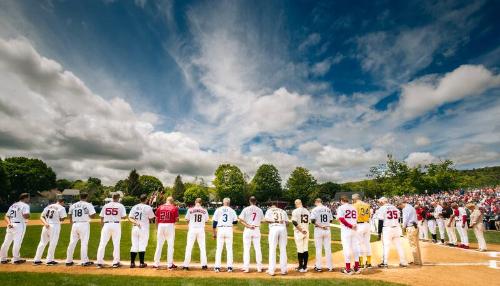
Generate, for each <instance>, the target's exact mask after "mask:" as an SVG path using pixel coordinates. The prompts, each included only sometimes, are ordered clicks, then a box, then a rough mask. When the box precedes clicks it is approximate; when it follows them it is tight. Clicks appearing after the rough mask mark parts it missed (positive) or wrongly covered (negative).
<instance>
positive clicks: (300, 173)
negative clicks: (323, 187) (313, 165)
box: [285, 167, 316, 202]
mask: <svg viewBox="0 0 500 286" xmlns="http://www.w3.org/2000/svg"><path fill="white" fill-rule="evenodd" d="M315 188H316V179H315V178H314V177H313V175H311V173H310V172H309V170H308V169H306V168H303V167H297V168H295V170H293V172H292V174H291V175H290V178H288V181H287V182H286V192H285V196H286V198H287V199H288V201H289V202H293V201H294V200H295V199H300V200H302V201H303V202H307V201H308V199H309V197H310V195H311V193H312V192H313V191H314V189H315Z"/></svg>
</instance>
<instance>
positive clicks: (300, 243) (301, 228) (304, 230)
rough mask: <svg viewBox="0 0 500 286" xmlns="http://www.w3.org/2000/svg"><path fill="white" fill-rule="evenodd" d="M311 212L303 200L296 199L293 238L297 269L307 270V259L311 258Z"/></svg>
mask: <svg viewBox="0 0 500 286" xmlns="http://www.w3.org/2000/svg"><path fill="white" fill-rule="evenodd" d="M310 218H311V214H310V213H309V211H308V210H307V209H306V208H304V207H303V206H302V201H301V200H299V199H297V200H295V209H294V210H293V212H292V224H293V226H294V228H293V238H294V240H295V245H296V246H297V257H298V260H299V267H297V268H296V270H297V271H299V272H301V273H305V272H307V261H308V260H309V252H308V249H309V222H310Z"/></svg>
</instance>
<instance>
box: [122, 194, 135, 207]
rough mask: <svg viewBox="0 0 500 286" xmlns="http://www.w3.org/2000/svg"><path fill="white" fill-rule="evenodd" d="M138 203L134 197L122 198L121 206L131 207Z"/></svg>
mask: <svg viewBox="0 0 500 286" xmlns="http://www.w3.org/2000/svg"><path fill="white" fill-rule="evenodd" d="M138 203H139V199H138V198H137V197H134V196H124V197H123V198H122V204H123V205H124V206H133V205H135V204H138Z"/></svg>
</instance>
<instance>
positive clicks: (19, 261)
mask: <svg viewBox="0 0 500 286" xmlns="http://www.w3.org/2000/svg"><path fill="white" fill-rule="evenodd" d="M25 262H26V259H19V260H16V261H14V262H12V263H14V264H23V263H25Z"/></svg>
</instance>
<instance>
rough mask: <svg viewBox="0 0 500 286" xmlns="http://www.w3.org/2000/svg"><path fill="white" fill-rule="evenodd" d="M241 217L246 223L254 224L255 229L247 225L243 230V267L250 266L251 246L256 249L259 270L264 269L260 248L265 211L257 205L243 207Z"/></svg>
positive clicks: (245, 268)
mask: <svg viewBox="0 0 500 286" xmlns="http://www.w3.org/2000/svg"><path fill="white" fill-rule="evenodd" d="M239 218H240V219H241V220H243V221H244V222H245V223H246V224H249V225H251V226H254V229H251V228H248V227H245V230H244V231H243V269H244V270H248V269H249V267H250V247H251V246H252V242H253V248H254V250H255V261H256V262H257V270H259V271H260V270H261V269H262V251H261V249H260V223H261V221H262V220H263V219H264V212H262V210H261V209H260V208H259V207H257V206H248V207H246V208H244V209H243V211H242V212H241V214H240V216H239Z"/></svg>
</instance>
